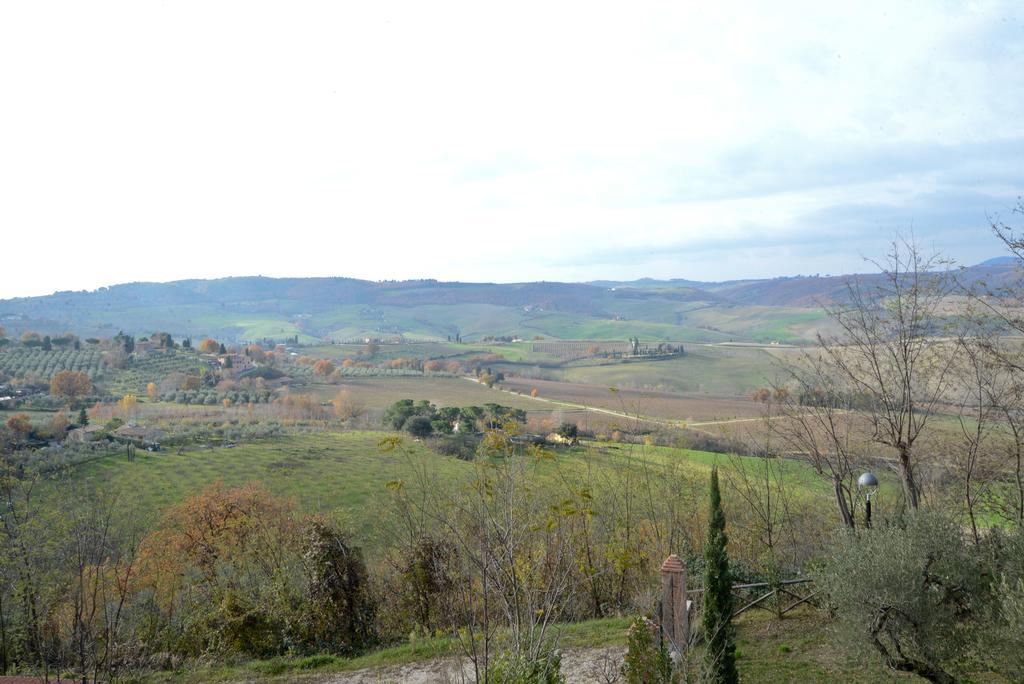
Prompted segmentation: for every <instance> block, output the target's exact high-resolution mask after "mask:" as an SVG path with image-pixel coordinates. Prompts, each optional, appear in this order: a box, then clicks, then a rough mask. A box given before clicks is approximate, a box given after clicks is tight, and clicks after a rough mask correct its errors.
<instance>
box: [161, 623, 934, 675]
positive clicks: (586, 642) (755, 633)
mask: <svg viewBox="0 0 1024 684" xmlns="http://www.w3.org/2000/svg"><path fill="white" fill-rule="evenodd" d="M630 622H631V619H630V618H628V617H610V618H602V619H598V620H587V621H584V622H577V623H572V624H563V625H559V626H558V632H559V646H560V648H561V649H563V651H569V652H570V653H571V652H572V651H573V650H576V649H596V648H609V649H614V652H615V653H621V649H622V648H623V647H624V646H625V644H626V633H627V630H628V629H629V624H630ZM736 627H737V643H736V649H737V667H738V669H739V674H740V678H741V680H742V681H745V682H757V683H759V684H789V683H791V682H808V683H812V684H813V683H816V682H821V683H822V684H832V683H833V682H837V681H841V682H844V683H847V682H849V683H850V684H868V683H874V682H903V681H907V682H909V681H914V678H913V677H912V676H910V675H900V674H897V673H894V672H892V671H890V670H888V669H886V668H885V667H884V665H883V664H882V663H880V662H878V661H877V660H876V659H873V658H872V659H871V660H870V661H867V662H862V661H854V660H853V659H851V658H850V657H849V656H846V655H844V654H842V653H841V652H839V651H838V650H837V649H836V648H835V646H834V644H833V642H832V641H831V637H830V635H829V633H828V628H829V623H828V618H827V617H826V616H825V615H824V614H823V613H822V612H820V611H818V610H816V609H814V608H801V609H798V610H796V611H793V612H792V613H790V614H788V615H787V616H786V617H785V618H784V619H782V620H777V619H775V617H774V616H773V615H771V614H769V613H768V612H766V611H759V610H758V611H751V612H748V613H745V614H744V615H742V616H740V617H739V618H737V620H736ZM694 629H699V625H694ZM459 655H461V651H460V648H459V644H458V642H457V641H456V640H455V639H453V638H451V637H437V638H418V639H415V640H411V641H409V642H406V643H403V644H399V645H394V646H389V647H386V648H381V649H379V650H376V651H373V652H370V653H367V654H365V655H361V656H357V657H353V658H345V657H340V656H333V655H314V656H305V657H279V658H272V659H268V660H256V661H250V662H247V663H243V664H239V665H234V666H226V667H225V666H221V667H202V666H201V667H197V668H195V669H182V670H178V671H175V672H162V673H157V674H155V675H153V676H151V677H150V678H149V681H154V682H182V683H183V684H192V683H193V682H215V681H252V680H254V679H259V680H265V679H273V680H275V681H281V682H288V681H303V682H310V681H323V680H326V679H329V678H330V675H332V674H340V673H345V672H353V671H356V670H373V669H381V670H384V669H386V668H397V667H400V666H408V665H411V664H414V663H425V662H428V661H432V660H436V659H439V658H453V657H457V656H459ZM693 656H694V657H695V658H699V657H700V649H699V647H698V648H697V650H696V651H695V652H694V653H693ZM380 674H381V675H383V676H388V675H384V673H380ZM395 674H396V673H395V672H394V671H391V672H390V673H389V675H390V676H395ZM370 676H371V677H372V676H373V675H370Z"/></svg>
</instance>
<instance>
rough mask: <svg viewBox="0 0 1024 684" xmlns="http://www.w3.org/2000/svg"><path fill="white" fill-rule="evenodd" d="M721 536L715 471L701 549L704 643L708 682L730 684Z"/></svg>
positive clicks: (731, 654) (732, 661)
mask: <svg viewBox="0 0 1024 684" xmlns="http://www.w3.org/2000/svg"><path fill="white" fill-rule="evenodd" d="M728 541H729V538H728V537H727V536H726V534H725V513H724V512H723V511H722V492H721V489H720V488H719V484H718V468H717V467H715V468H712V469H711V492H710V510H709V512H708V536H707V541H706V543H705V546H704V624H703V627H704V643H705V645H706V646H705V651H704V653H705V658H706V659H707V665H708V672H709V677H710V681H711V682H714V683H715V684H732V683H733V682H737V681H739V677H738V675H737V673H736V644H735V640H734V634H733V625H732V608H733V606H732V577H731V576H730V575H729V556H728V554H727V553H726V544H727V543H728Z"/></svg>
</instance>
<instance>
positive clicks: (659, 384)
mask: <svg viewBox="0 0 1024 684" xmlns="http://www.w3.org/2000/svg"><path fill="white" fill-rule="evenodd" d="M774 363H775V357H774V356H773V355H771V354H769V353H768V352H767V351H765V350H763V349H758V348H743V347H717V346H701V345H689V346H687V348H686V355H685V356H682V357H676V358H670V359H662V360H656V361H631V362H629V363H610V364H609V363H604V362H600V361H595V362H594V363H593V365H574V366H570V367H567V368H565V369H563V370H561V371H560V372H559V375H560V376H561V379H562V380H566V381H569V382H579V383H588V384H593V385H604V386H606V387H612V386H613V387H619V388H622V389H650V390H660V391H667V392H687V393H701V394H708V395H713V396H737V395H749V394H750V393H751V392H752V391H753V390H755V389H757V388H758V387H762V386H764V385H766V384H768V383H769V381H770V380H771V379H772V378H773V377H774Z"/></svg>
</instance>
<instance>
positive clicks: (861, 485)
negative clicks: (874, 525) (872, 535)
mask: <svg viewBox="0 0 1024 684" xmlns="http://www.w3.org/2000/svg"><path fill="white" fill-rule="evenodd" d="M857 489H863V490H864V527H867V528H869V529H870V527H871V497H873V496H874V495H875V494H877V493H878V478H877V477H875V474H874V473H872V472H870V471H869V472H866V473H864V474H863V475H861V476H860V477H858V478H857Z"/></svg>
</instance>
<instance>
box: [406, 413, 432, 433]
mask: <svg viewBox="0 0 1024 684" xmlns="http://www.w3.org/2000/svg"><path fill="white" fill-rule="evenodd" d="M404 427H405V431H406V432H408V433H409V434H410V435H412V436H413V437H429V436H430V435H432V434H433V433H434V426H433V424H432V423H431V422H430V418H427V417H426V416H413V417H412V418H410V419H408V420H407V421H405V425H404Z"/></svg>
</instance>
